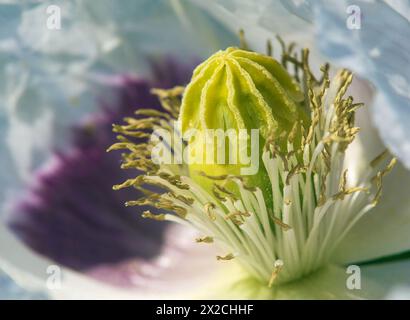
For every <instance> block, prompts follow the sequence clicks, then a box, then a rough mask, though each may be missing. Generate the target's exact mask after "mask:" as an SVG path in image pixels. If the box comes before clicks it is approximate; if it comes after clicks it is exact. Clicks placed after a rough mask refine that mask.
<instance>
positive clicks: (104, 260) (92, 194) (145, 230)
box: [8, 60, 192, 270]
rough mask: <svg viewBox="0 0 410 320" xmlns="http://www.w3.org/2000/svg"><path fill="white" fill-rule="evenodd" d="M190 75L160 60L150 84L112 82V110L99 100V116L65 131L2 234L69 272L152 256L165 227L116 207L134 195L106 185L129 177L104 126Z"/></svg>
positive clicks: (154, 104)
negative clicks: (64, 144) (67, 138)
mask: <svg viewBox="0 0 410 320" xmlns="http://www.w3.org/2000/svg"><path fill="white" fill-rule="evenodd" d="M191 71H192V68H191V67H186V66H180V65H178V64H176V63H174V62H172V61H170V60H164V61H163V62H162V63H161V64H158V63H153V76H154V77H153V78H154V80H152V81H147V80H141V79H136V78H134V77H132V76H121V77H116V78H112V80H113V81H112V85H114V86H116V90H117V93H118V98H117V99H116V103H115V105H111V103H107V102H105V101H101V106H102V108H101V111H100V112H98V113H96V114H93V115H91V117H89V118H88V120H84V122H83V123H81V124H79V125H77V126H76V127H75V128H73V131H72V132H73V138H72V142H71V144H70V147H69V148H68V150H60V151H56V153H55V154H54V156H53V159H52V161H50V163H48V164H46V165H45V167H44V168H42V169H41V170H40V171H39V172H37V173H36V174H35V179H34V181H33V182H32V184H31V185H30V186H29V187H28V190H26V192H25V194H24V195H23V196H22V199H21V200H20V201H19V202H18V203H16V204H15V205H14V206H13V210H12V211H11V213H10V214H9V215H8V224H9V226H10V228H11V229H12V230H13V231H14V232H15V233H16V234H17V235H18V236H19V237H20V238H21V239H22V241H24V242H25V243H26V244H27V245H28V246H29V247H31V248H32V249H33V250H35V251H36V252H38V253H40V254H42V255H44V256H47V257H49V258H51V259H52V260H54V261H56V262H57V263H60V264H62V265H65V266H68V267H71V268H74V269H76V270H90V269H93V268H97V267H98V266H100V265H110V264H113V265H116V264H121V262H123V261H129V260H132V259H136V260H138V261H144V260H148V259H152V258H155V257H156V256H157V255H158V254H160V252H161V250H162V247H163V245H164V234H165V231H166V229H167V227H168V225H167V224H166V223H159V222H156V221H150V220H147V219H143V218H141V217H140V213H141V212H142V209H138V208H126V207H125V206H124V202H125V201H126V200H130V199H136V198H138V194H137V192H136V191H135V190H131V189H124V190H121V191H116V192H114V191H113V190H112V186H113V185H114V184H117V183H120V182H122V181H124V180H125V179H127V178H128V177H132V176H135V171H134V172H129V171H125V170H121V169H120V168H119V162H120V155H119V154H120V152H116V153H115V152H111V153H106V151H105V150H106V149H107V147H108V146H110V145H111V144H112V143H113V142H114V141H115V134H113V133H112V131H111V128H112V123H119V122H121V119H122V118H123V117H125V116H127V115H130V114H132V113H133V112H134V111H135V110H136V108H138V107H140V108H158V106H159V103H158V101H157V99H156V97H154V96H153V95H151V94H150V89H151V88H152V87H163V88H165V87H172V86H175V85H183V84H185V83H186V82H187V81H188V80H189V75H190V74H191ZM171 245H172V244H171Z"/></svg>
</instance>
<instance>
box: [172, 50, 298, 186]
mask: <svg viewBox="0 0 410 320" xmlns="http://www.w3.org/2000/svg"><path fill="white" fill-rule="evenodd" d="M303 97H304V95H303V92H302V91H301V89H300V87H299V85H298V84H297V82H296V81H295V80H294V78H293V77H291V76H290V75H289V74H288V72H287V71H286V70H285V69H284V68H283V67H282V65H281V64H279V63H278V62H277V61H276V60H274V59H273V58H271V57H269V56H266V55H262V54H259V53H256V52H251V51H245V50H241V49H238V48H233V47H230V48H227V49H226V50H224V51H219V52H217V53H215V54H214V55H212V56H211V57H210V58H208V59H207V60H206V61H204V62H203V63H202V64H200V65H199V66H198V67H197V68H196V69H195V71H194V73H193V76H192V79H191V82H190V83H189V84H188V86H187V87H186V90H185V92H184V96H183V99H182V105H181V111H180V117H179V121H180V123H181V126H182V133H185V132H187V130H189V129H197V130H198V131H199V132H205V130H206V129H222V130H228V129H235V130H240V129H246V130H250V129H258V130H259V134H260V141H259V144H260V147H261V148H262V147H263V144H264V142H265V140H266V139H267V138H268V137H272V136H273V137H279V136H281V137H282V139H283V137H285V139H286V134H283V133H289V131H290V130H291V129H292V127H293V125H294V124H295V122H297V121H299V120H301V119H303V118H306V115H304V110H303V108H302V107H301V105H300V102H301V101H302V100H303ZM278 139H279V138H278ZM195 141H196V142H193V143H196V144H198V141H200V139H195ZM283 143H284V141H278V144H283ZM285 146H286V144H285ZM196 147H198V148H200V147H201V146H198V145H197V146H196ZM261 148H260V151H261ZM228 152H229V151H228ZM259 156H261V154H260V155H259ZM262 167H263V164H262V162H261V161H260V168H261V169H260V170H259V172H258V174H256V175H255V176H254V177H249V179H248V181H250V182H251V184H252V185H254V186H259V187H262V189H264V188H263V184H264V180H266V177H263V175H264V170H263V169H262ZM240 168H241V165H235V164H223V165H219V164H205V163H203V164H198V163H197V164H192V165H190V171H191V176H192V177H193V178H194V179H196V180H199V182H200V183H201V184H202V185H204V184H209V181H208V182H206V181H205V180H204V179H203V178H202V177H199V176H198V175H197V171H203V172H205V173H206V174H208V175H223V174H233V175H239V174H240Z"/></svg>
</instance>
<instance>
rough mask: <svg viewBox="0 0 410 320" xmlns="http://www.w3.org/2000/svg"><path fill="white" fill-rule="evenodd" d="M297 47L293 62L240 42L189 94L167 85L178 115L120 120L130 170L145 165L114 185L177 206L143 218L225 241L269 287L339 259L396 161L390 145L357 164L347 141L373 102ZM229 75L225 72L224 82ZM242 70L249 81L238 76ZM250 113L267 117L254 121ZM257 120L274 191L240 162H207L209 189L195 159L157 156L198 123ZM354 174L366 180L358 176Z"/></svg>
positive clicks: (167, 99)
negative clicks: (213, 166)
mask: <svg viewBox="0 0 410 320" xmlns="http://www.w3.org/2000/svg"><path fill="white" fill-rule="evenodd" d="M293 50H294V46H290V47H289V48H286V47H284V51H283V56H282V66H280V65H279V64H278V63H277V62H276V61H274V60H273V59H272V58H270V57H267V56H264V55H261V54H258V53H254V52H249V51H243V50H239V49H234V48H229V49H227V50H226V51H223V52H218V53H216V54H215V55H214V56H212V57H211V58H210V59H209V60H207V61H206V62H205V63H203V64H202V65H200V66H199V67H198V68H197V69H196V71H195V72H194V75H193V78H192V81H191V83H190V84H189V85H188V87H187V88H186V90H185V92H183V89H182V88H175V89H171V90H168V91H166V90H160V91H156V93H157V94H158V95H159V97H160V99H161V100H162V103H163V105H164V109H165V110H166V111H168V112H163V113H162V112H157V111H155V112H154V111H152V110H139V111H138V112H137V114H138V115H139V116H140V118H139V119H134V118H127V119H125V121H126V122H127V124H125V125H122V126H117V125H116V126H114V130H115V131H116V132H118V133H120V136H119V137H118V139H119V140H120V142H118V143H117V144H114V145H113V146H112V147H111V148H110V149H109V150H116V149H126V150H128V153H126V154H124V155H123V165H122V167H123V168H134V169H138V170H141V171H144V172H146V174H145V175H144V176H138V177H137V178H135V179H129V180H127V181H125V182H124V183H122V184H121V185H117V186H114V189H121V188H124V187H131V186H132V187H134V188H136V189H138V190H141V191H143V192H144V193H145V195H146V197H145V198H143V199H138V200H135V201H129V202H127V205H151V206H152V207H154V208H159V209H162V210H164V209H165V210H167V211H168V212H169V213H165V214H164V213H161V214H159V215H158V214H156V213H155V212H148V211H147V212H145V213H144V216H145V217H147V218H153V219H156V220H169V221H174V222H178V223H181V224H183V225H189V226H193V227H194V228H196V229H197V230H199V232H201V234H202V236H201V237H199V238H197V239H196V242H198V243H199V245H207V244H213V243H216V244H217V245H218V246H219V247H220V248H221V249H222V251H221V252H222V253H221V254H220V255H218V256H217V257H216V259H217V260H220V262H221V263H231V262H230V261H231V260H232V261H238V262H239V263H240V264H241V265H242V267H243V268H244V269H246V271H247V272H248V273H249V274H250V275H251V276H252V277H254V278H256V279H258V280H259V281H261V282H262V283H265V284H266V286H269V287H271V286H276V285H279V284H283V283H287V282H290V281H293V280H295V279H299V278H301V277H304V276H306V275H308V274H311V273H313V272H314V271H316V270H318V269H320V268H322V267H324V266H326V265H328V264H329V261H331V258H332V254H333V252H334V249H335V248H336V247H337V245H338V244H339V243H340V241H341V240H342V239H343V238H344V237H345V235H346V234H347V233H348V231H349V230H350V229H351V228H352V227H353V226H354V225H355V223H356V222H357V221H359V220H360V218H361V217H362V216H363V215H365V214H366V213H367V212H369V210H370V209H372V208H373V207H374V206H375V205H376V204H377V202H378V201H379V198H380V196H381V191H382V180H383V177H384V176H385V175H386V174H387V173H388V172H389V171H390V170H391V169H392V168H393V166H394V165H395V163H396V160H395V159H392V160H390V161H389V160H387V159H386V158H387V152H383V153H382V154H380V155H379V156H378V157H376V158H375V159H374V160H373V161H371V163H369V165H368V167H367V169H366V170H365V172H359V171H358V170H356V168H354V167H353V168H352V167H349V168H347V166H346V163H347V162H346V159H347V157H348V156H349V153H348V147H349V145H350V143H351V142H352V141H353V140H354V139H355V137H356V135H357V133H358V132H359V128H357V127H355V125H354V118H355V117H354V116H355V111H356V110H357V109H358V108H359V107H361V106H362V104H360V103H355V102H354V101H353V97H350V96H348V97H346V96H345V93H346V90H347V88H348V87H349V85H350V83H351V81H352V74H351V73H350V72H349V71H347V70H341V71H339V72H338V73H337V75H336V76H335V77H334V78H333V79H330V77H329V73H328V70H329V66H327V65H325V66H323V67H322V69H321V71H322V77H321V79H316V78H315V77H314V75H313V73H312V71H311V70H310V68H309V64H308V50H306V49H304V50H302V51H301V52H300V54H299V53H295V52H293ZM298 57H301V58H300V59H298ZM244 70H245V71H244ZM285 70H286V71H285ZM289 70H292V74H291V73H290V71H289ZM224 77H226V79H225V80H226V81H221V82H218V81H219V80H220V79H223V78H224ZM217 78H218V79H219V80H218V79H217ZM275 78H276V79H279V81H277V82H276V81H275V80H272V79H275ZM229 79H230V80H231V82H230V81H229ZM235 79H236V80H237V81H239V82H242V84H243V86H241V85H233V84H232V83H233V82H232V81H235ZM251 80H252V81H253V82H252V81H251ZM255 82H257V86H256V87H258V88H266V90H265V91H264V92H265V94H267V95H268V94H271V96H270V99H268V98H265V97H263V98H264V99H263V100H262V98H261V99H258V98H257V97H255V96H254V97H252V94H253V93H254V92H256V91H257V90H256V88H255V87H252V86H251V85H250V84H251V83H255ZM216 83H220V84H221V86H219V88H220V90H216V89H215V90H211V89H212V88H211V87H212V86H213V85H215V84H216ZM278 83H280V84H282V86H278ZM245 84H246V85H245ZM279 88H282V89H279ZM297 88H302V89H303V91H302V92H299V91H298V89H297ZM275 89H277V91H276V94H275ZM280 90H282V92H279V91H280ZM221 93H222V94H221ZM208 94H209V95H210V96H209V97H208ZM262 95H263V94H262ZM235 97H236V99H237V100H236V101H237V103H236V104H234V103H233V101H234V99H235ZM254 98H255V100H251V101H250V102H248V103H247V104H245V101H249V100H247V99H254ZM278 99H279V100H280V99H283V101H282V102H283V103H278ZM261 101H264V102H263V103H262V102H261ZM211 102H212V103H211ZM181 103H182V106H181ZM265 104H266V105H265ZM291 104H292V107H291ZM278 106H281V107H282V106H286V107H288V108H284V109H282V110H281V109H278ZM298 108H300V110H299V109H298ZM292 110H293V113H292ZM301 110H303V111H304V112H306V114H309V115H310V116H307V118H309V119H308V121H303V120H302V119H301V117H298V116H297V115H298V114H302V113H301ZM262 111H264V112H265V113H263V112H262ZM281 111H284V115H283V116H280V114H279V113H280V112H281ZM246 113H247V114H248V115H250V114H252V116H253V117H254V118H251V117H246V116H244V115H245V114H246ZM176 115H177V116H178V115H179V118H180V119H182V132H180V131H178V130H177V129H175V128H174V126H173V123H174V121H175V120H176V118H177V116H176ZM286 117H291V119H288V120H286ZM249 119H256V120H258V121H256V122H255V123H251V124H250V125H249V123H250V120H249ZM287 121H289V123H287ZM292 121H293V123H292ZM286 123H287V125H284V124H286ZM229 124H230V125H231V127H228V128H226V126H227V125H229ZM253 125H255V126H260V127H263V128H262V130H261V136H262V137H263V138H264V146H263V148H262V150H261V154H260V158H261V163H262V164H263V174H266V177H267V181H268V183H269V189H266V188H264V187H263V186H262V185H263V184H264V183H265V182H264V180H263V179H261V175H260V174H259V173H258V175H256V177H258V179H260V180H259V182H260V185H258V184H257V183H255V181H256V182H257V181H258V180H257V179H256V180H255V179H251V178H250V179H247V178H246V177H243V176H239V175H238V174H236V173H232V171H226V172H224V174H214V175H212V174H209V171H208V172H206V170H205V172H202V173H201V175H202V177H203V178H205V179H207V181H208V183H209V184H211V185H212V188H209V184H208V183H206V184H205V183H202V182H201V180H198V179H196V177H195V176H193V175H192V174H191V173H192V171H191V170H190V168H189V166H188V165H187V164H180V163H158V162H156V161H155V159H153V158H152V157H151V155H152V153H151V152H152V150H153V149H154V148H156V147H157V143H158V140H160V141H161V142H162V143H163V145H164V146H166V148H167V151H166V152H168V153H169V154H171V155H172V156H173V157H174V158H182V155H181V153H183V151H184V148H186V147H189V142H188V145H186V144H182V146H181V145H179V147H178V148H177V147H175V140H177V139H178V138H180V136H181V134H183V132H184V130H187V129H190V128H192V127H195V128H197V127H199V129H203V128H206V127H211V128H214V127H217V128H219V127H222V128H226V129H231V128H233V129H240V128H241V126H244V127H245V128H246V129H250V128H252V126H253ZM164 128H165V129H166V131H169V132H170V133H171V134H169V135H167V134H163V135H161V137H159V138H158V137H157V138H156V139H152V140H151V141H150V142H147V143H136V142H134V141H133V140H132V138H133V137H137V138H140V137H148V136H149V133H148V132H147V130H149V129H152V130H157V129H158V130H161V129H162V130H164ZM162 132H163V131H162ZM283 134H284V135H283ZM126 136H128V137H130V138H128V137H126ZM283 137H285V138H284V139H283ZM350 171H353V173H354V176H355V177H356V178H355V181H352V179H349V172H350ZM249 181H251V183H249ZM150 185H154V186H156V187H160V188H162V189H163V193H154V192H153V191H152V189H150ZM232 186H234V188H233V187H232ZM266 190H269V191H270V194H269V195H266V192H267V191H266ZM171 212H172V213H171Z"/></svg>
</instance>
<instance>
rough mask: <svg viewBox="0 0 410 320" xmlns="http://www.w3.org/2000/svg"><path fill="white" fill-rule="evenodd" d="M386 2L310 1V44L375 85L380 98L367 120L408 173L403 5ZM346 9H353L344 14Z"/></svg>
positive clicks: (408, 73) (408, 51)
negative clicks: (312, 30) (314, 30)
mask: <svg viewBox="0 0 410 320" xmlns="http://www.w3.org/2000/svg"><path fill="white" fill-rule="evenodd" d="M389 3H390V5H388V4H386V3H385V2H383V1H378V2H373V1H338V2H337V4H336V3H334V2H331V3H329V2H324V1H318V2H315V3H314V5H315V22H316V25H317V37H316V39H317V42H318V45H319V48H320V49H321V51H322V52H323V53H324V54H325V55H326V56H327V57H329V58H330V60H331V61H332V62H334V63H337V64H339V65H341V66H344V67H348V68H350V69H351V70H353V71H355V72H357V73H358V74H360V75H361V76H363V77H364V78H367V79H369V80H371V81H372V82H373V83H374V84H375V85H376V87H377V89H378V91H379V92H380V93H379V95H378V96H377V98H376V100H375V109H374V114H373V119H374V121H375V124H376V126H377V127H378V128H379V130H380V136H381V138H382V139H383V140H384V142H385V143H386V145H387V146H388V147H389V148H390V150H391V151H392V152H393V153H394V154H396V155H397V156H398V157H399V158H400V159H401V160H402V162H403V164H404V165H405V166H406V167H407V168H409V167H410V143H409V142H408V136H409V134H410V132H409V126H408V123H409V121H410V112H409V108H408V106H409V105H410V95H409V92H410V47H409V42H408V34H409V32H410V22H409V20H408V5H405V3H404V2H397V1H390V2H389ZM350 5H355V6H356V7H354V8H353V7H350V8H351V9H349V6H350ZM355 8H356V9H355ZM352 10H353V11H354V10H356V11H357V12H356V13H354V12H353V11H352ZM396 10H402V12H398V11H396ZM349 23H350V25H349Z"/></svg>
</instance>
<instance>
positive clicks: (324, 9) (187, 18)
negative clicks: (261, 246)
mask: <svg viewBox="0 0 410 320" xmlns="http://www.w3.org/2000/svg"><path fill="white" fill-rule="evenodd" d="M357 3H359V4H360V7H359V9H360V8H361V9H362V13H360V12H359V11H360V10H359V11H357V8H358V7H354V8H353V7H351V5H356V4H357ZM349 8H350V9H349ZM352 8H353V9H352ZM355 8H356V9H355ZM349 10H350V11H349ZM354 10H356V11H354ZM352 15H356V16H355V17H356V19H353V20H349V17H352ZM361 19H362V20H363V21H364V22H365V23H364V26H365V27H364V28H363V29H361V24H360V21H361ZM349 21H350V22H349ZM381 21H383V23H380V22H381ZM349 23H350V24H349ZM409 23H410V6H409V4H408V1H396V0H393V1H375V3H374V4H373V3H370V2H368V1H354V2H353V1H347V0H346V1H308V0H307V1H299V0H298V1H296V0H295V1H292V0H289V1H285V0H282V1H273V0H259V1H246V0H211V1H206V2H205V1H201V0H156V1H152V0H122V1H115V0H99V1H93V0H65V1H62V0H60V1H59V0H54V1H51V0H50V1H49V0H44V1H41V0H16V1H14V0H0V24H1V26H2V27H1V30H0V83H1V85H0V221H1V223H0V299H48V298H55V297H56V296H54V295H53V292H54V291H53V290H51V289H52V288H54V287H55V286H57V287H58V285H59V281H64V283H65V284H66V285H68V287H69V288H70V289H69V291H71V293H72V295H71V296H73V297H80V296H81V294H82V293H84V291H87V290H88V289H89V288H92V289H93V290H94V292H95V293H97V292H98V293H101V292H104V290H106V291H107V292H116V293H118V295H119V296H121V294H122V291H121V290H123V289H126V290H134V289H135V290H136V291H135V292H136V293H133V292H131V296H132V297H138V292H139V294H141V290H142V292H145V290H148V289H150V290H152V292H155V290H157V291H158V290H159V292H167V290H171V289H170V288H176V287H178V288H179V287H181V290H185V289H186V288H184V287H183V285H182V282H181V281H180V279H183V278H184V277H185V278H187V277H189V272H191V271H192V270H191V269H195V266H196V265H195V264H194V265H192V266H191V268H188V267H187V266H185V265H184V264H183V263H182V262H183V261H184V256H185V255H186V254H189V255H190V257H192V259H191V261H195V263H196V264H197V266H199V265H201V264H202V265H203V260H201V259H202V258H203V255H202V254H201V253H200V252H197V249H191V247H190V245H191V243H192V235H190V234H187V238H189V241H188V242H187V240H186V239H185V237H184V236H183V235H184V234H185V232H186V231H185V230H184V232H181V230H180V229H176V230H175V229H174V228H173V227H170V226H169V225H167V224H165V223H164V224H158V223H157V222H155V221H149V222H147V221H145V220H144V221H143V222H141V218H140V212H137V211H136V209H130V208H125V207H124V205H123V203H124V201H125V200H129V199H132V198H135V197H136V196H138V195H136V194H135V193H129V192H130V191H122V192H118V193H114V192H113V191H112V185H114V184H117V183H119V182H122V181H123V180H124V179H126V178H127V177H129V176H130V173H125V172H123V171H122V170H120V169H119V161H120V158H119V155H118V154H109V155H107V154H106V152H105V150H106V149H107V147H108V146H109V145H111V144H112V143H113V141H114V140H115V135H114V134H113V133H112V132H111V125H112V123H119V122H120V121H121V119H122V118H123V117H125V116H129V115H132V114H133V112H134V111H135V110H136V109H137V108H158V101H157V99H156V98H155V97H153V96H152V95H151V94H150V89H151V88H153V87H160V88H170V87H173V86H176V85H184V84H186V83H187V82H188V81H189V79H190V76H191V73H192V70H193V68H194V66H195V65H196V64H197V63H198V62H200V61H202V60H203V59H204V58H205V57H207V56H209V55H210V54H212V53H214V52H215V51H217V50H220V49H225V48H226V47H228V46H237V45H238V44H239V39H238V32H239V30H240V29H244V30H245V35H246V39H247V41H248V44H249V45H250V46H251V47H252V48H253V49H255V50H258V51H261V52H264V51H265V48H266V40H267V39H271V40H273V41H274V55H275V56H276V57H277V58H279V56H280V49H278V48H279V47H280V44H279V43H278V42H277V41H275V36H276V35H277V34H279V35H281V36H282V37H283V38H285V40H286V41H288V42H290V41H296V42H297V43H298V45H299V46H301V47H303V46H307V47H309V48H310V49H311V52H312V65H313V66H314V67H315V66H317V65H318V63H321V62H323V56H326V59H328V60H330V61H331V62H332V63H334V64H335V65H339V66H344V67H349V68H351V69H352V70H354V71H356V72H357V74H358V75H360V76H361V77H363V78H365V79H368V80H369V81H371V82H372V88H373V89H374V90H378V93H379V95H378V96H377V97H378V98H377V99H376V102H375V106H374V108H375V110H376V111H377V112H375V113H374V114H375V115H374V117H373V118H372V119H373V121H374V122H375V124H376V126H378V129H379V130H380V132H381V136H382V138H383V139H384V141H385V142H386V144H387V146H388V147H389V148H390V149H391V150H392V151H393V153H394V154H395V155H397V156H399V158H400V160H401V161H402V162H403V163H404V164H406V165H407V167H410V147H409V143H408V137H409V136H410V132H409V130H410V129H409V126H408V123H409V121H410V111H409V109H408V105H409V103H408V100H409V99H410V98H409V95H408V92H409V90H410V89H409V88H410V87H409V83H410V78H409V77H410V70H409V66H410V61H409V60H410V59H409V47H408V46H409V44H408V43H409V42H408V34H409V30H410V26H409V25H410V24H409ZM359 29H360V32H359V31H358V30H359ZM385 32H388V35H394V37H391V39H390V38H389V37H388V36H386V34H385V35H383V36H380V35H381V34H383V33H385ZM381 39H383V41H380V40H381ZM388 75H394V77H392V78H386V77H387V76H388ZM131 176H132V173H131ZM188 236H189V237H188ZM60 269H61V270H60ZM175 270H178V271H179V273H178V272H177V273H175V276H174V273H173V271H175ZM60 272H62V274H64V277H62V279H60V278H59V277H60ZM169 274H172V275H173V276H172V277H169V276H168V275H169ZM191 278H192V279H193V283H194V280H195V279H194V278H195V276H194V275H192V277H191ZM89 279H93V280H95V282H88V280H89ZM199 280H200V279H198V281H199ZM101 283H104V284H108V285H110V286H112V287H109V288H108V287H100V284H101ZM192 285H193V284H192ZM50 286H51V289H50ZM107 288H108V289H107ZM112 288H116V289H118V288H119V290H118V291H115V290H116V289H112ZM90 290H91V289H90ZM50 292H51V293H52V294H51V295H50ZM128 292H130V291H128ZM147 292H148V291H147ZM116 293H113V296H110V293H108V295H106V296H103V297H114V296H115V294H116ZM57 296H58V294H57Z"/></svg>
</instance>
